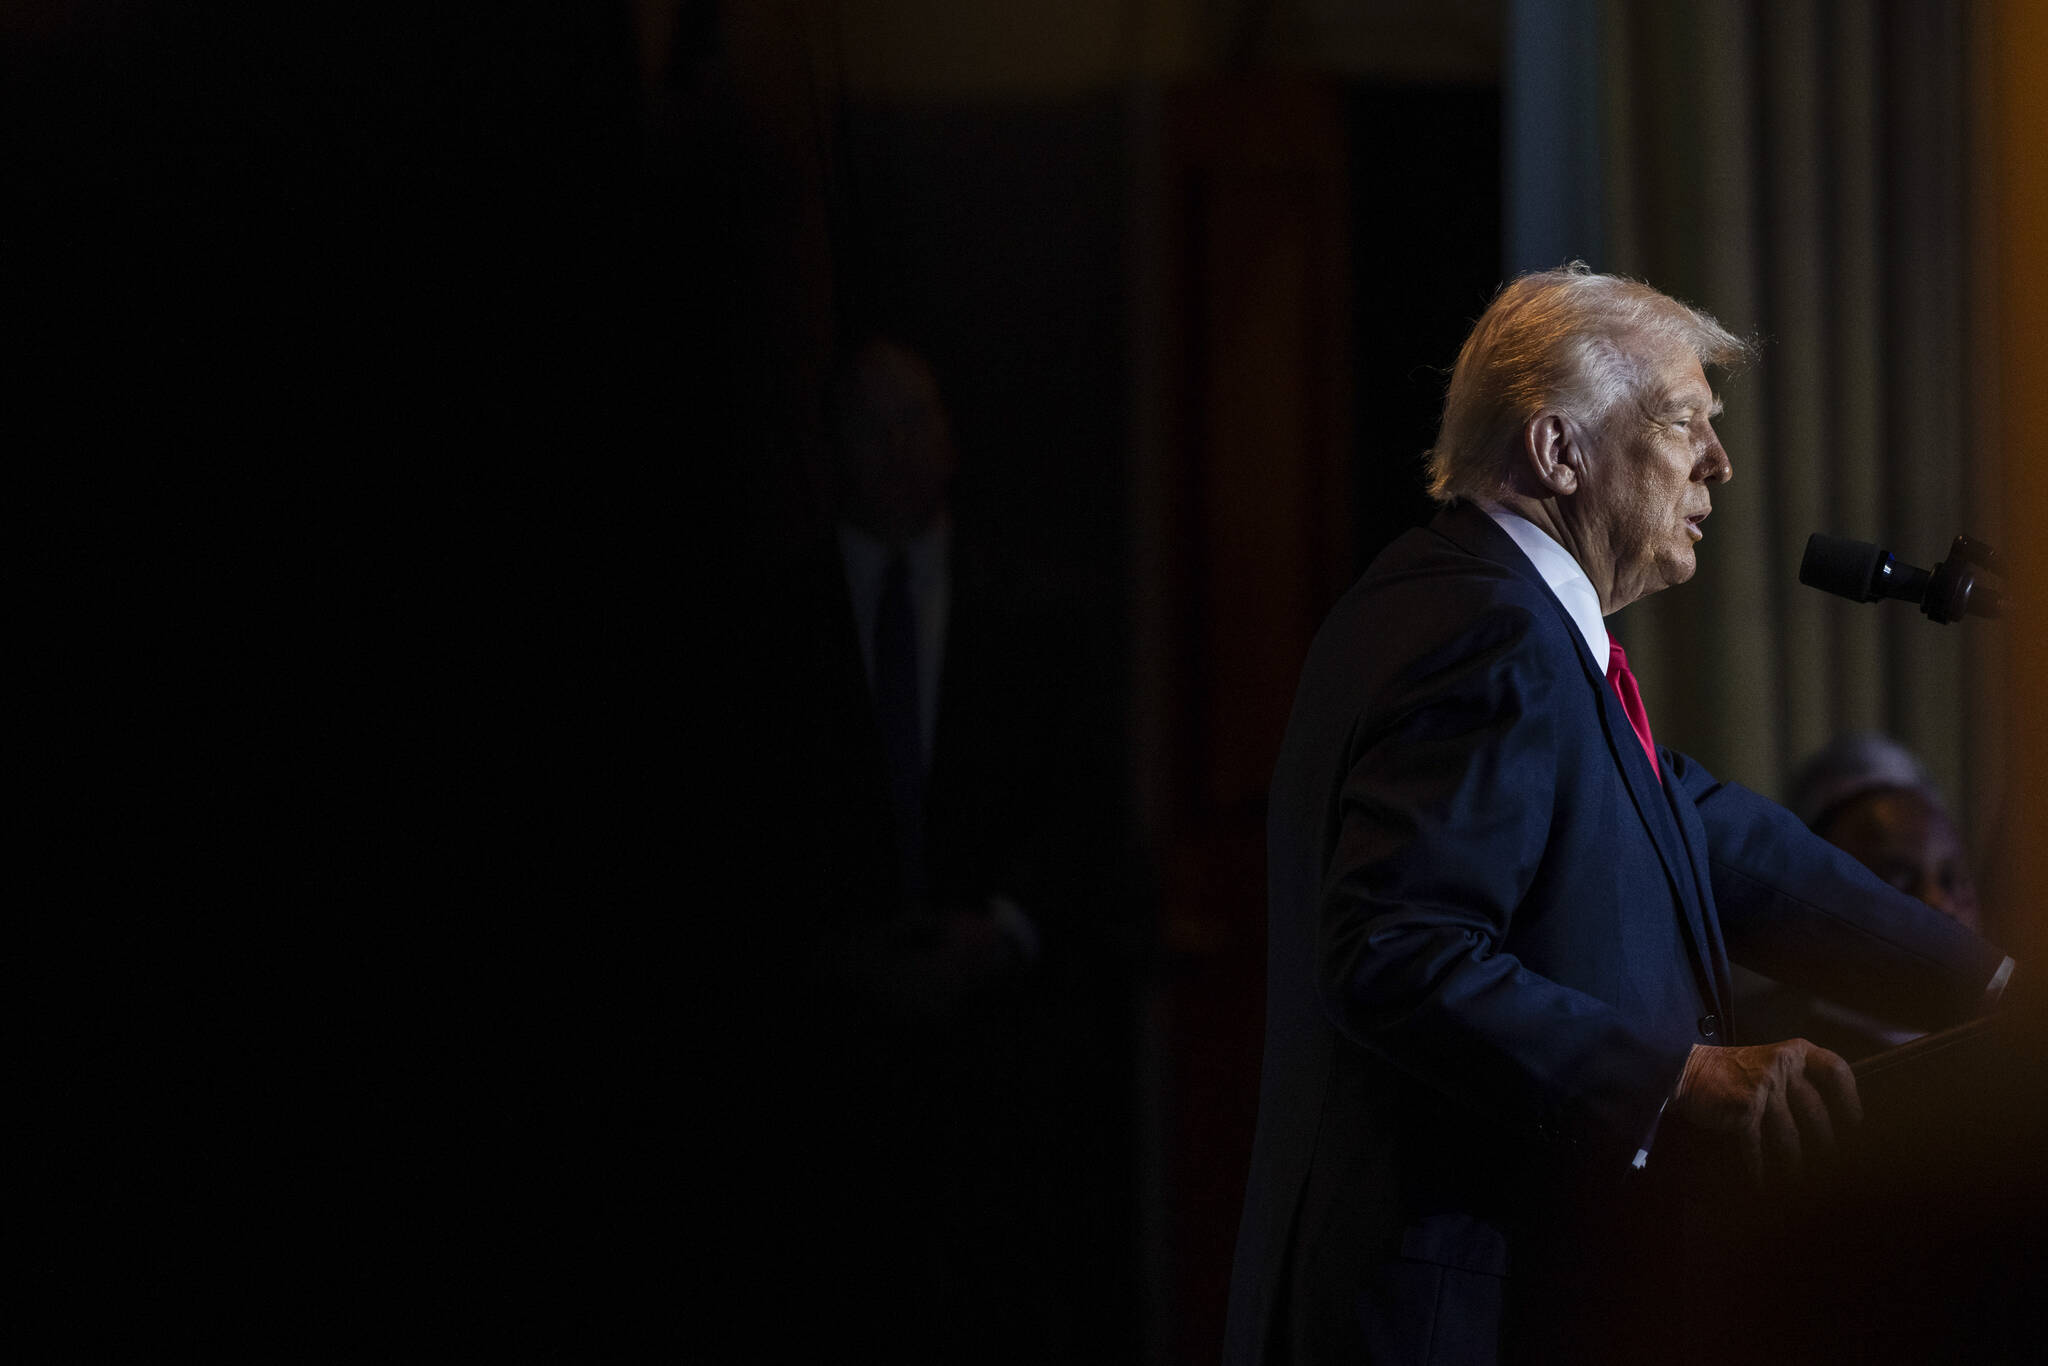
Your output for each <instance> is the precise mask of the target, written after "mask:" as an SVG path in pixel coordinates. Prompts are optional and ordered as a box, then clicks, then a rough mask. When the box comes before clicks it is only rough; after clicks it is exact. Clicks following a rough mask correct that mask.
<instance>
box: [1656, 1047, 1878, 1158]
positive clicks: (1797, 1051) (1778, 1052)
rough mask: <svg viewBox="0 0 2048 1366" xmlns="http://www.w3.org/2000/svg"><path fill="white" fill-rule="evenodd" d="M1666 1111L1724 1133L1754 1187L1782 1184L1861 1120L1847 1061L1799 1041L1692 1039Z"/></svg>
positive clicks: (1830, 1151) (1825, 1154)
mask: <svg viewBox="0 0 2048 1366" xmlns="http://www.w3.org/2000/svg"><path fill="white" fill-rule="evenodd" d="M1671 1108H1672V1112H1673V1113H1674V1114H1676V1115H1677V1117H1678V1118H1680V1119H1682V1120H1684V1121H1685V1122H1686V1123H1688V1124H1691V1125H1693V1126H1695V1127H1697V1128H1701V1129H1706V1130H1708V1131H1710V1132H1714V1133H1718V1134H1722V1135H1725V1136H1727V1137H1728V1138H1729V1139H1731V1140H1733V1142H1734V1143H1735V1146H1736V1148H1737V1150H1738V1151H1739V1153H1740V1154H1741V1157H1742V1160H1743V1165H1744V1166H1745V1167H1746V1168H1747V1169H1748V1172H1749V1176H1750V1179H1751V1180H1752V1181H1755V1182H1756V1183H1758V1184H1759V1185H1763V1184H1767V1183H1768V1184H1772V1185H1776V1184H1779V1183H1782V1182H1788V1181H1790V1180H1792V1179H1793V1178H1796V1177H1798V1176H1799V1175H1801V1174H1802V1173H1804V1172H1808V1171H1811V1170H1812V1169H1813V1167H1814V1166H1815V1165H1816V1164H1818V1163H1825V1162H1827V1161H1829V1160H1830V1159H1832V1158H1833V1157H1834V1156H1835V1154H1836V1152H1837V1151H1838V1150H1839V1147H1840V1142H1841V1138H1842V1136H1843V1135H1844V1134H1846V1133H1848V1132H1849V1131H1850V1130H1851V1129H1853V1128H1855V1127H1856V1126H1857V1125H1858V1124H1861V1123H1862V1122H1863V1102H1862V1101H1861V1100H1859V1099H1858V1098H1857V1095H1856V1075H1855V1073H1853V1072H1851V1071H1850V1070H1849V1064H1848V1063H1846V1062H1844V1061H1842V1059H1841V1058H1840V1057H1838V1056H1836V1055H1835V1054H1833V1053H1830V1052H1828V1050H1827V1049H1825V1048H1822V1047H1820V1046H1819V1045H1817V1044H1812V1043H1808V1042H1807V1041H1806V1040H1805V1039H1788V1040H1786V1041H1785V1042H1783V1043H1768V1044H1757V1045H1755V1046H1753V1047H1749V1048H1713V1047H1709V1046H1708V1045H1706V1044H1695V1045H1693V1050H1692V1053H1691V1055H1690V1056H1689V1057H1687V1058H1686V1060H1685V1073H1684V1075H1683V1076H1681V1077H1680V1078H1679V1082H1678V1092H1677V1094H1676V1095H1674V1096H1673V1097H1672V1100H1671Z"/></svg>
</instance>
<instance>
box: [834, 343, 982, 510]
mask: <svg viewBox="0 0 2048 1366" xmlns="http://www.w3.org/2000/svg"><path fill="white" fill-rule="evenodd" d="M832 400H833V402H832V408H833V428H834V430H833V437H834V447H835V451H834V470H833V474H834V480H833V483H834V488H833V500H834V504H835V510H836V511H837V513H838V515H839V516H840V517H842V518H843V519H845V520H846V521H847V522H848V523H850V524H852V525H853V526H854V527H857V528H858V529H860V530H861V531H864V532H866V533H867V534H868V535H870V536H873V537H874V538H875V539H876V540H878V541H881V542H882V543H883V544H885V545H887V546H890V547H891V548H894V549H901V548H902V547H903V546H904V545H905V544H906V543H908V542H909V541H911V540H914V539H915V538H916V537H917V536H918V535H919V534H921V533H922V532H924V531H925V530H926V529H927V528H928V527H930V526H931V525H932V523H933V522H934V521H935V520H936V519H937V518H938V516H939V514H940V513H941V512H943V511H944V510H945V507H946V499H947V496H948V494H949V492H950V491H951V488H952V483H953V473H954V470H955V469H956V468H957V467H958V464H959V456H958V454H957V452H956V451H955V450H954V446H953V428H952V423H951V421H950V420H949V419H948V417H947V416H946V407H945V404H944V403H943V402H942V401H941V400H940V397H939V384H938V380H937V379H936V378H934V376H933V375H932V369H931V366H930V365H928V364H926V363H925V360H924V357H922V356H920V355H918V354H917V353H916V352H915V351H913V350H911V349H910V348H909V347H907V346H903V345H901V344H899V343H897V342H893V341H890V340H889V339H887V338H886V337H871V338H869V339H868V340H867V341H865V342H863V343H862V344H861V345H860V346H859V347H857V348H855V349H854V350H853V351H852V352H851V353H849V354H848V356H847V358H846V361H845V363H844V364H843V365H841V367H840V370H839V377H838V382H837V384H836V385H835V386H834V389H833V395H832Z"/></svg>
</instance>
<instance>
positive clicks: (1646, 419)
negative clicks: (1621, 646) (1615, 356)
mask: <svg viewBox="0 0 2048 1366" xmlns="http://www.w3.org/2000/svg"><path fill="white" fill-rule="evenodd" d="M1639 363H1641V364H1642V365H1643V367H1644V370H1645V371H1646V384H1645V386H1644V389H1643V394H1644V398H1643V400H1642V402H1640V403H1633V402H1628V401H1624V402H1623V403H1622V404H1621V406H1620V407H1618V408H1617V409H1616V410H1615V411H1614V413H1613V414H1612V415H1611V416H1610V417H1609V418H1608V419H1607V423H1606V428H1605V431H1604V432H1602V434H1601V437H1600V439H1599V441H1598V443H1597V448H1596V450H1595V451H1594V453H1593V457H1592V461H1593V463H1592V468H1591V478H1590V479H1589V484H1588V491H1589V493H1591V495H1592V497H1593V504H1594V506H1593V513H1594V516H1595V517H1596V518H1597V519H1598V522H1599V526H1600V535H1601V539H1602V541H1603V542H1604V544H1605V546H1606V548H1607V551H1608V555H1609V557H1610V560H1611V563H1612V566H1613V600H1614V602H1615V604H1616V605H1621V604H1626V603H1630V602H1634V601H1635V600H1636V599H1638V598H1641V597H1643V596H1645V595H1647V594H1650V593H1654V592H1657V591H1658V590H1659V589H1663V588H1669V587H1672V586H1673V585H1675V584H1681V583H1684V582H1685V581H1686V580H1687V579H1690V578H1691V577H1692V576H1693V572H1694V570H1695V569H1696V568H1697V563H1696V560H1695V557H1694V549H1693V547H1694V546H1696V545H1697V544H1698V543H1699V541H1700V540H1701V538H1702V537H1703V536H1704V535H1705V534H1706V533H1705V530H1704V528H1703V525H1702V524H1703V523H1704V522H1705V521H1706V518H1707V514H1708V513H1709V512H1711V511H1712V510H1713V498H1712V496H1711V494H1710V493H1709V485H1712V484H1719V483H1725V482H1726V481H1727V480H1728V478H1729V477H1730V475H1731V474H1732V473H1733V471H1732V470H1731V468H1730V466H1729V463H1728V453H1727V452H1726V451H1725V450H1723V449H1722V448H1721V442H1720V439H1719V438H1718V437H1717V436H1715V434H1714V422H1713V419H1714V418H1715V417H1717V416H1718V415H1719V414H1720V411H1721V404H1720V401H1719V400H1718V399H1716V398H1715V397H1714V391H1713V389H1712V388H1710V387H1709V386H1708V384H1707V376H1706V372H1705V371H1704V370H1702V369H1701V368H1700V362H1699V358H1698V357H1697V356H1695V355H1694V354H1693V353H1692V351H1691V349H1690V348H1688V347H1686V346H1684V345H1683V344H1681V343H1677V342H1667V343H1664V344H1662V345H1661V346H1659V347H1657V348H1655V349H1653V350H1651V351H1650V352H1649V353H1647V354H1646V355H1644V356H1642V357H1640V358H1639Z"/></svg>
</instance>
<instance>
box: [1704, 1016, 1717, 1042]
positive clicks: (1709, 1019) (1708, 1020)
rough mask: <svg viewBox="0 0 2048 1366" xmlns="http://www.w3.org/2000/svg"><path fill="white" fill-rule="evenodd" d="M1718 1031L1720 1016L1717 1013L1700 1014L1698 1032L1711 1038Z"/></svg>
mask: <svg viewBox="0 0 2048 1366" xmlns="http://www.w3.org/2000/svg"><path fill="white" fill-rule="evenodd" d="M1720 1032H1721V1017H1720V1016H1719V1015H1702V1016H1700V1033H1702V1034H1704V1035H1705V1036H1706V1037H1708V1038H1710V1039H1711V1038H1713V1037H1714V1036H1715V1035H1716V1034H1719V1033H1720Z"/></svg>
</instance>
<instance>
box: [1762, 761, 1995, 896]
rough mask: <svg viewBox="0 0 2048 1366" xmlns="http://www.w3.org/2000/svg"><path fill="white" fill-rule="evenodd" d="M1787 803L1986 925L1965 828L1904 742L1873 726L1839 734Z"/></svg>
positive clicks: (1899, 881)
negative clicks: (1949, 811) (1979, 902)
mask: <svg viewBox="0 0 2048 1366" xmlns="http://www.w3.org/2000/svg"><path fill="white" fill-rule="evenodd" d="M1786 804H1787V805H1788V806H1790V807H1791V808H1792V810H1793V812H1794V813H1795V814H1796V815H1798V816H1799V818H1800V819H1801V820H1803V821H1805V822H1806V824H1807V827H1808V828H1809V829H1811V830H1812V831H1813V832H1814V833H1815V834H1817V835H1819V836H1820V837H1821V838H1822V839H1824V840H1826V841H1827V842H1828V843H1830V844H1832V845H1834V846H1835V847H1836V848H1838V849H1840V850H1842V851H1843V852H1844V853H1846V854H1848V855H1849V856H1850V857H1852V858H1854V859H1855V860H1856V861H1857V862H1859V863H1861V864H1862V865H1863V866H1864V867H1866V868H1868V869H1870V871H1871V872H1873V873H1875V874H1877V875H1878V876H1879V877H1881V878H1883V879H1884V880H1885V881H1886V882H1888V883H1890V884H1891V885H1892V886H1894V887H1896V888H1898V889H1899V890H1900V891H1902V892H1905V893H1907V894H1909V895H1911V896H1916V897H1918V898H1919V899H1920V900H1922V901H1924V902H1926V903H1927V904H1928V905H1930V906H1932V907H1934V908H1935V909H1936V910H1938V911H1940V912H1942V913H1943V914H1944V915H1947V916H1949V917H1951V918H1952V919H1954V920H1957V921H1959V922H1961V923H1962V924H1963V925H1965V926H1967V927H1968V928H1970V929H1972V930H1978V931H1981V930H1982V929H1983V924H1982V920H1981V916H1980V913H1979V910H1978V906H1977V884H1976V881H1975V880H1974V879H1973V878H1972V877H1971V875H1970V860H1969V853H1968V851H1967V850H1966V849H1965V848H1964V847H1963V837H1962V833H1961V832H1960V831H1959V830H1957V829H1956V824H1955V822H1954V820H1952V819H1951V818H1950V816H1949V814H1948V808H1947V807H1946V806H1945V805H1944V804H1943V802H1942V800H1941V794H1940V792H1939V791H1938V790H1937V789H1936V788H1935V786H1934V783H1933V781H1932V780H1931V779H1930V778H1929V777H1928V775H1927V770H1926V769H1925V768H1924V767H1922V766H1921V764H1920V761H1919V760H1918V759H1915V758H1914V757H1913V755H1912V754H1911V753H1910V752H1909V751H1907V750H1906V749H1905V748H1904V747H1903V746H1901V745H1899V744H1897V743H1896V742H1894V741H1892V740H1889V739H1886V738H1885V737H1884V736H1882V735H1879V734H1877V733H1875V732H1873V731H1856V732H1852V733H1850V734H1847V735H1843V736H1840V737H1839V738H1837V739H1836V740H1834V741H1833V742H1832V743H1830V744H1828V745H1827V746H1826V747H1825V748H1823V749H1822V750H1820V752H1819V753H1817V754H1815V755H1814V756H1813V757H1812V758H1811V759H1809V760H1807V762H1806V764H1805V765H1804V766H1803V767H1802V768H1801V769H1800V771H1799V774H1798V776H1797V777H1796V778H1794V779H1793V781H1792V791H1791V796H1790V800H1789V801H1788V802H1787V803H1786Z"/></svg>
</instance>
